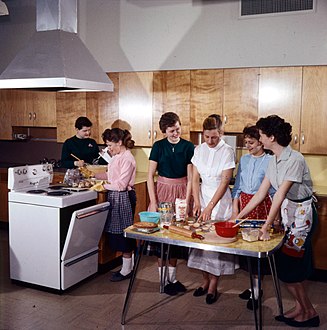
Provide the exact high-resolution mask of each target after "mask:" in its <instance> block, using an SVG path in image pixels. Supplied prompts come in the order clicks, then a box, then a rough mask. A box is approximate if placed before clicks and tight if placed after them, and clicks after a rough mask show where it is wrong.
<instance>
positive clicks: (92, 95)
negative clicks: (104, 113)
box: [85, 92, 103, 144]
mask: <svg viewBox="0 0 327 330" xmlns="http://www.w3.org/2000/svg"><path fill="white" fill-rule="evenodd" d="M99 94H101V92H87V93H86V94H85V97H86V99H85V105H86V117H87V118H89V119H90V120H91V122H92V129H91V138H92V139H94V140H95V141H97V143H98V144H103V141H102V139H100V138H99V135H100V133H99V125H98V123H99V111H98V100H99Z"/></svg>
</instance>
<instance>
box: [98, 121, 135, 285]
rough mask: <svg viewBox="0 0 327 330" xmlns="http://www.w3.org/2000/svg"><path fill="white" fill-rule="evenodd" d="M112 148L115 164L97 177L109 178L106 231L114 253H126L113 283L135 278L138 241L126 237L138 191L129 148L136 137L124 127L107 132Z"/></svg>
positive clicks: (112, 276) (132, 217) (107, 130)
mask: <svg viewBox="0 0 327 330" xmlns="http://www.w3.org/2000/svg"><path fill="white" fill-rule="evenodd" d="M102 138H103V141H104V142H105V143H106V145H107V146H108V151H109V152H110V155H111V156H112V161H111V162H110V164H108V172H107V173H101V174H97V175H96V177H97V178H98V179H106V180H108V183H106V184H104V187H105V188H106V189H107V190H108V201H109V202H110V207H111V208H110V210H109V213H108V218H107V221H106V224H105V228H104V230H105V232H106V234H107V235H108V241H109V246H110V250H111V251H120V252H122V253H123V265H122V268H121V270H120V271H118V272H115V273H112V274H111V278H110V280H111V281H112V282H118V281H122V280H125V279H128V278H130V277H131V275H132V270H133V262H132V253H133V251H134V249H135V247H136V243H135V240H134V239H131V238H126V237H124V234H123V233H124V229H125V228H127V227H129V226H131V225H132V224H133V221H134V213H135V206H136V194H135V190H134V182H135V174H136V162H135V159H134V156H133V155H132V153H131V152H130V150H129V149H132V148H133V147H134V141H133V140H132V135H131V133H130V132H129V131H128V130H122V129H120V128H113V129H106V130H105V131H104V132H103V134H102Z"/></svg>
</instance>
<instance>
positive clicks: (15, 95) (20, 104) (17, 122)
mask: <svg viewBox="0 0 327 330" xmlns="http://www.w3.org/2000/svg"><path fill="white" fill-rule="evenodd" d="M29 93H30V92H29V91H27V90H21V89H12V90H11V96H10V97H11V104H12V112H11V123H12V126H33V114H32V106H31V98H30V97H29V96H30V94H29Z"/></svg>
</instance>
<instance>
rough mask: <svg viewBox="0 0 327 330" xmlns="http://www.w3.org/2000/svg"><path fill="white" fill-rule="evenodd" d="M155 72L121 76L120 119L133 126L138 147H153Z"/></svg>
mask: <svg viewBox="0 0 327 330" xmlns="http://www.w3.org/2000/svg"><path fill="white" fill-rule="evenodd" d="M152 96H153V72H123V73H120V74H119V118H120V119H121V120H123V121H126V122H127V123H129V124H130V125H131V133H132V136H133V139H134V141H135V143H136V145H137V146H151V145H152Z"/></svg>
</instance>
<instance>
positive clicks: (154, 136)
mask: <svg viewBox="0 0 327 330" xmlns="http://www.w3.org/2000/svg"><path fill="white" fill-rule="evenodd" d="M153 138H154V139H156V138H157V130H154V131H153Z"/></svg>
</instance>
